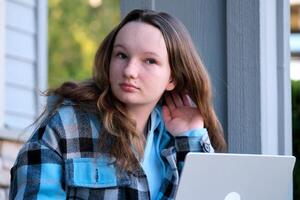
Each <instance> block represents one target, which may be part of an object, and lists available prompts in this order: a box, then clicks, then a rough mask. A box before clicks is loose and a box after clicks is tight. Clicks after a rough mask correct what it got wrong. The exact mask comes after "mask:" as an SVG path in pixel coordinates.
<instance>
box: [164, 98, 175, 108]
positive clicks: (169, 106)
mask: <svg viewBox="0 0 300 200" xmlns="http://www.w3.org/2000/svg"><path fill="white" fill-rule="evenodd" d="M166 106H168V108H169V110H174V109H175V108H176V107H175V104H174V102H173V99H172V97H171V96H170V95H169V94H167V95H166Z"/></svg>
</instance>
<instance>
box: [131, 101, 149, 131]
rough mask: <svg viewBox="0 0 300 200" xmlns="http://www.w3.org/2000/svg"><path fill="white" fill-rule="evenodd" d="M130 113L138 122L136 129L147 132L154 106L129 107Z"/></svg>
mask: <svg viewBox="0 0 300 200" xmlns="http://www.w3.org/2000/svg"><path fill="white" fill-rule="evenodd" d="M127 109H128V113H129V116H130V117H131V118H132V119H133V120H134V121H135V122H136V129H137V133H138V134H145V133H146V131H147V122H148V119H149V116H150V114H151V112H152V110H153V108H152V107H150V108H149V107H145V106H140V107H137V106H135V107H129V108H127Z"/></svg>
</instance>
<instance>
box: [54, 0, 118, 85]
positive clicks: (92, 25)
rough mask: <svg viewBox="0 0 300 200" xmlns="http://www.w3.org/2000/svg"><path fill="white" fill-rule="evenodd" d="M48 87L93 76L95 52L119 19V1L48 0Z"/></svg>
mask: <svg viewBox="0 0 300 200" xmlns="http://www.w3.org/2000/svg"><path fill="white" fill-rule="evenodd" d="M48 4H49V32H48V33H49V36H48V45H49V79H48V80H49V86H50V87H55V86H58V85H59V84H61V83H62V82H64V81H67V80H83V79H86V78H89V77H91V72H92V66H93V61H94V55H95V53H96V50H97V48H98V46H99V44H100V43H101V41H102V40H103V39H104V37H105V36H106V35H107V34H108V33H109V32H110V31H111V30H112V29H113V27H114V26H116V25H117V24H118V22H119V20H120V5H119V0H103V2H102V5H101V6H99V7H96V8H93V7H92V6H90V5H89V1H88V0H49V1H48Z"/></svg>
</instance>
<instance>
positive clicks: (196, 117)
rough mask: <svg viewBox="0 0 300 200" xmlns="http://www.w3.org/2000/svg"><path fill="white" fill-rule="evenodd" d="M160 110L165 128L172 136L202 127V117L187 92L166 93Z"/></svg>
mask: <svg viewBox="0 0 300 200" xmlns="http://www.w3.org/2000/svg"><path fill="white" fill-rule="evenodd" d="M162 111H163V119H164V121H165V124H166V128H167V130H168V131H169V132H170V133H171V134H172V135H173V136H174V137H175V136H180V135H181V134H183V133H184V132H186V131H188V130H191V129H198V128H203V127H204V122H203V118H202V116H201V114H200V112H199V110H198V109H197V107H196V106H195V104H194V103H193V102H192V100H191V98H190V97H189V96H188V94H177V93H175V92H172V93H171V95H167V96H166V105H165V106H163V108H162Z"/></svg>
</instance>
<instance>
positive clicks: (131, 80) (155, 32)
mask: <svg viewBox="0 0 300 200" xmlns="http://www.w3.org/2000/svg"><path fill="white" fill-rule="evenodd" d="M109 79H110V84H111V88H112V92H113V94H114V95H115V96H116V97H117V98H118V99H119V100H120V101H121V102H123V103H124V104H125V105H126V106H127V107H128V108H130V107H136V106H147V107H148V106H149V108H150V107H154V106H155V105H156V103H157V102H158V101H159V99H160V98H161V96H162V94H163V93H164V91H165V90H168V91H170V90H172V89H174V87H175V83H174V82H173V81H172V77H171V69H170V65H169V61H168V53H167V48H166V44H165V41H164V38H163V35H162V34H161V32H160V30H159V29H157V28H156V27H154V26H151V25H149V24H146V23H143V22H129V23H127V24H126V25H125V26H123V27H122V28H121V29H120V31H119V32H118V34H117V36H116V39H115V42H114V46H113V52H112V56H111V61H110V71H109Z"/></svg>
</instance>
